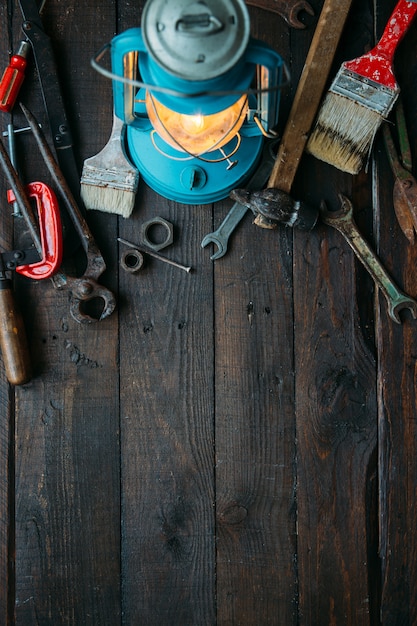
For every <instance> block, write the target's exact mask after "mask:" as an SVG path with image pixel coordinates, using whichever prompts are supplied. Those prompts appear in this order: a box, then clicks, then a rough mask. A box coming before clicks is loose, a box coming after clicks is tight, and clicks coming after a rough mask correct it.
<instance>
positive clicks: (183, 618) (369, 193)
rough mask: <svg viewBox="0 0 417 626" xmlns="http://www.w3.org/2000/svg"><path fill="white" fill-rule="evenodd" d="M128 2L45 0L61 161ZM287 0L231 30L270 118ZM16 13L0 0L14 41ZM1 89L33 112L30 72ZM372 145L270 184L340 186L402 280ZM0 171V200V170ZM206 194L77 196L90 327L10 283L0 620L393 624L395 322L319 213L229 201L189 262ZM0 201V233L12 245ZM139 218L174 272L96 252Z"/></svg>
mask: <svg viewBox="0 0 417 626" xmlns="http://www.w3.org/2000/svg"><path fill="white" fill-rule="evenodd" d="M7 4H8V3H7V2H6V0H4V1H3V2H2V3H1V17H2V19H1V20H0V28H1V38H0V40H1V41H2V42H3V45H2V46H1V48H0V59H1V62H2V65H3V66H4V65H5V64H6V61H7V52H8V49H7V48H8V46H7V41H8V32H7ZM143 4H144V2H143V1H140V2H139V1H138V2H136V3H133V4H132V3H124V2H121V3H117V4H115V3H113V2H112V1H111V0H104V2H101V3H100V7H99V9H98V8H97V6H96V3H95V2H93V1H92V0H87V1H86V2H84V3H81V4H80V3H75V2H73V1H72V0H70V1H69V2H66V3H65V4H63V3H62V2H61V1H59V0H48V2H47V3H46V5H45V8H44V13H43V18H44V23H45V27H46V28H47V30H48V32H49V34H50V36H51V39H52V42H53V46H54V49H55V50H56V53H57V59H58V67H59V72H60V76H61V80H62V85H63V91H64V94H65V102H66V106H67V113H68V116H69V120H70V123H71V129H72V132H73V135H74V139H75V150H76V156H77V159H78V163H79V167H80V170H81V167H82V163H83V160H84V159H85V158H86V157H88V156H91V155H92V154H95V153H96V152H98V151H99V150H100V149H101V147H102V146H103V145H104V144H105V143H106V141H107V138H108V135H109V132H110V127H111V104H112V103H111V86H110V84H109V82H108V81H107V80H106V79H105V78H103V77H101V76H99V75H98V74H97V73H96V72H95V71H94V70H93V69H92V68H91V67H90V64H89V60H90V57H91V56H92V55H93V54H94V53H95V52H96V51H97V50H98V49H99V48H100V47H101V46H102V45H103V44H104V43H105V42H107V41H109V40H110V39H111V37H112V36H113V35H114V34H115V33H116V32H121V31H123V30H124V29H126V28H128V27H130V26H134V25H139V23H140V15H141V10H142V8H143ZM311 4H312V6H313V8H314V10H315V17H309V16H305V15H304V16H303V17H304V18H305V20H306V23H307V28H306V29H305V30H298V31H296V30H291V29H289V28H288V26H287V25H286V24H285V22H284V21H283V20H282V19H281V18H280V17H279V16H278V15H272V14H269V13H267V12H266V11H264V10H260V9H256V8H254V7H250V15H251V18H252V21H251V23H252V32H253V34H254V35H255V36H257V37H260V38H262V39H264V40H265V41H267V42H268V43H270V44H271V45H272V46H274V47H275V48H276V49H277V50H278V51H279V52H280V53H281V54H282V56H283V57H284V59H285V61H286V62H287V64H288V66H289V69H290V72H291V75H292V84H291V87H290V88H289V89H287V90H286V91H285V92H284V94H283V99H282V109H281V121H280V125H281V130H282V127H283V124H284V122H285V118H286V115H288V111H289V109H290V105H291V102H292V97H293V95H294V92H295V88H296V84H297V80H298V78H299V76H300V74H301V71H302V67H303V63H304V60H305V58H306V55H307V52H308V49H309V44H310V41H311V37H312V34H313V29H314V26H315V23H316V19H317V16H318V15H319V13H320V9H321V6H322V2H321V0H312V1H311ZM394 4H395V2H394V1H393V0H379V1H378V2H373V3H365V4H364V3H362V2H360V1H359V0H356V1H355V2H353V6H352V9H351V13H350V15H349V21H348V25H347V29H346V32H345V33H344V35H343V37H342V41H341V45H340V46H339V49H338V53H337V58H336V59H335V63H334V69H335V70H336V69H337V67H338V66H339V65H340V63H341V61H342V60H345V59H346V58H351V57H353V56H357V55H359V54H361V52H362V51H363V50H365V49H368V48H369V47H370V46H371V45H372V43H373V41H374V40H375V37H376V36H378V34H380V32H381V29H382V27H383V24H384V22H385V21H386V19H387V18H388V16H389V13H390V11H391V10H392V8H393V6H394ZM19 25H20V12H19V8H18V5H17V4H16V6H15V8H14V19H13V32H14V43H15V45H16V43H17V42H18V41H19V39H20V37H21V35H20V33H19ZM416 46H417V28H416V25H414V26H413V27H412V28H411V30H410V33H409V34H408V35H407V38H406V40H405V41H404V43H403V44H402V46H401V49H400V51H399V54H398V57H397V63H398V66H399V76H400V78H401V85H402V86H404V97H405V105H406V113H407V121H408V124H409V130H410V135H411V143H412V149H413V155H414V156H415V155H416V152H417V150H416V148H417V145H416V141H417V122H416V118H415V110H416V105H417V101H416V100H417V97H416V94H415V76H416V64H417V53H416ZM21 95H22V100H23V101H24V102H25V103H26V104H28V106H29V107H30V108H31V110H32V111H33V112H34V113H35V114H36V115H37V116H38V117H39V119H40V121H41V122H42V123H43V124H44V125H46V119H45V117H44V113H43V107H42V101H41V96H40V93H39V87H38V83H37V80H36V76H35V75H34V74H33V71H29V72H28V77H27V80H26V83H25V85H24V88H23V90H22V94H21ZM1 119H2V128H5V127H6V126H7V123H8V122H9V116H8V115H6V114H2V115H1ZM14 121H15V123H16V125H17V126H19V125H22V124H23V120H22V117H21V115H20V114H19V113H18V112H16V114H15V116H14ZM45 127H46V126H45ZM18 148H19V156H20V165H21V173H22V177H23V178H24V179H25V181H29V180H34V179H45V180H46V181H48V175H47V173H46V170H45V168H44V167H43V165H42V163H41V160H40V158H39V154H38V152H37V150H36V148H35V145H34V142H33V140H31V138H30V137H29V136H21V137H19V141H18ZM374 157H375V158H374V159H373V161H372V163H371V164H370V168H369V171H368V172H367V173H362V174H361V175H359V176H357V177H355V178H352V177H350V176H347V175H344V174H342V173H340V172H338V171H336V170H334V168H331V167H330V166H326V165H324V164H320V163H318V162H317V161H315V160H314V159H313V158H312V157H308V156H305V157H304V158H303V160H302V162H301V166H300V170H299V173H298V175H297V178H296V180H295V183H294V187H293V191H294V193H293V195H294V197H297V199H303V200H307V201H309V202H311V203H313V204H318V203H319V202H320V200H321V199H322V198H324V199H325V200H326V202H327V203H328V204H329V206H331V207H335V206H336V205H337V202H338V200H337V195H338V193H339V192H343V193H345V194H346V195H348V196H349V197H351V198H352V200H353V202H354V206H355V214H356V218H357V222H358V224H359V225H360V228H361V230H362V231H363V232H364V234H365V235H366V237H367V238H368V239H369V241H370V242H371V244H372V245H373V246H374V247H375V248H378V250H379V254H380V256H381V258H382V259H383V261H384V263H385V264H386V267H387V269H388V270H389V271H390V273H391V274H392V275H393V277H394V278H395V279H396V281H397V282H398V284H399V285H401V286H402V287H403V288H404V290H405V291H407V293H409V294H410V295H412V296H414V297H416V296H417V288H416V278H417V277H416V270H415V267H416V261H417V258H416V254H417V253H416V251H415V249H414V248H412V247H411V246H410V245H409V244H408V243H407V241H406V239H405V237H404V236H403V235H402V233H401V232H400V230H399V227H398V225H397V223H396V220H395V216H394V212H393V209H392V201H391V192H392V179H391V175H390V171H389V168H388V164H387V161H386V158H385V155H384V151H383V149H382V148H381V146H380V144H379V143H378V144H377V146H376V150H375V154H374ZM0 187H1V188H0V194H1V197H3V198H4V197H5V190H6V183H5V181H4V179H3V177H1V179H0ZM230 205H231V201H229V200H225V201H224V202H220V203H217V204H216V205H214V206H203V207H200V206H183V205H180V204H177V203H175V202H171V201H167V200H164V199H163V198H161V197H159V196H158V195H156V194H155V193H154V192H152V191H151V190H150V189H148V188H147V187H146V186H145V185H144V184H143V183H142V184H141V186H140V190H139V192H138V197H137V203H136V207H135V210H134V213H133V215H132V217H131V218H129V219H127V220H125V219H122V218H117V217H116V216H114V215H110V214H104V213H100V212H90V213H88V215H87V218H88V221H89V223H90V225H91V228H92V230H93V232H94V235H95V237H96V239H97V242H98V243H99V245H100V247H101V248H102V250H103V252H104V255H105V258H106V262H107V264H108V270H107V271H106V273H105V275H104V277H103V282H104V283H105V284H106V285H108V286H109V287H110V288H111V289H113V290H114V291H115V292H116V293H117V299H118V309H117V311H116V312H115V313H114V314H113V315H112V316H111V317H110V318H109V319H107V320H105V321H103V322H100V323H99V324H97V325H92V326H87V327H86V326H79V325H77V324H76V323H75V322H74V321H73V320H72V318H71V317H70V315H69V308H68V298H67V294H66V293H64V292H56V291H55V290H54V289H53V288H52V285H51V284H50V283H49V281H47V282H46V283H37V284H34V283H29V282H28V281H27V280H25V279H19V280H16V281H15V291H16V295H17V297H18V300H19V303H20V304H21V306H22V308H23V310H24V318H25V323H26V327H27V331H28V335H29V338H30V348H31V354H32V360H33V367H34V370H35V377H34V379H33V380H32V381H31V382H30V383H28V384H27V385H24V386H23V387H21V388H18V389H10V388H9V386H8V384H7V381H6V380H5V376H4V373H3V370H2V369H1V374H0V398H1V405H0V406H1V426H0V459H1V461H0V624H5V625H7V626H29V625H30V626H32V625H46V624H48V625H49V624H50V625H53V626H59V625H60V624H72V625H74V626H79V625H80V624H86V625H87V624H89V625H90V624H91V625H98V624H106V625H107V624H108V625H109V626H117V625H118V624H120V625H122V624H123V625H125V626H136V625H138V624H143V625H145V624H148V625H150V626H153V625H154V624H160V625H161V626H162V625H165V624H166V625H167V626H168V625H169V626H173V625H178V626H188V625H189V626H203V625H205V624H207V625H209V624H210V625H212V624H219V625H221V626H232V625H233V626H234V625H237V624H239V625H244V626H253V625H255V624H256V625H259V626H263V625H264V624H265V625H267V624H273V625H276V626H292V625H294V626H295V625H297V624H299V625H305V626H316V625H322V624H323V625H325V624H329V625H330V624H349V625H351V626H358V625H369V626H370V625H374V624H379V623H381V624H384V625H385V626H391V625H395V624H398V625H400V624H401V625H405V624H410V625H411V624H414V623H416V620H417V615H416V614H417V600H416V598H417V592H416V583H415V580H416V568H417V557H416V533H415V518H416V515H415V509H416V488H415V485H416V476H417V467H416V461H415V458H416V454H415V452H416V450H415V447H416V446H415V441H416V429H415V424H416V420H415V417H416V413H417V407H416V390H415V380H416V374H415V362H416V354H417V346H416V345H415V342H416V340H415V336H416V331H415V329H416V323H417V322H416V321H414V320H412V319H411V317H410V316H409V315H408V314H407V313H405V314H404V315H403V323H402V324H401V325H396V324H394V323H393V322H392V321H391V320H390V319H389V318H388V316H387V313H386V305H385V300H384V299H383V297H381V296H378V295H377V294H376V293H375V289H374V285H373V282H372V281H371V279H370V278H369V276H368V275H367V273H366V272H365V271H364V270H363V268H362V267H361V266H360V265H359V264H358V262H357V261H356V259H355V257H354V255H353V253H352V252H351V250H350V248H348V246H347V244H346V243H345V242H344V240H343V239H342V237H341V236H340V234H339V233H337V232H336V231H334V230H332V229H330V228H328V227H324V226H323V225H320V224H319V225H318V226H317V227H316V228H315V229H314V230H313V231H312V232H310V233H302V232H294V231H292V230H290V229H284V228H279V229H278V230H276V231H269V230H264V229H260V228H258V227H256V226H254V225H253V224H252V217H251V216H250V215H247V216H246V217H245V218H244V220H243V221H242V224H241V225H240V226H239V228H238V230H237V231H236V233H235V234H234V236H233V239H232V241H231V245H230V248H229V250H228V253H227V255H226V256H225V257H224V258H222V259H220V260H219V261H216V262H214V263H213V262H211V261H210V259H209V255H210V253H211V251H210V249H202V248H201V246H200V242H201V240H202V238H203V236H204V235H205V234H207V233H208V232H210V231H212V230H213V227H217V225H218V224H219V223H220V222H221V220H222V219H223V217H224V215H225V214H226V212H227V210H228V208H229V207H230ZM2 208H3V210H2V222H1V223H2V228H1V230H0V242H1V245H2V247H3V249H7V248H10V247H11V246H12V245H13V242H14V245H20V244H21V242H25V241H27V235H26V233H25V229H24V227H23V226H22V224H21V222H15V223H14V224H13V221H12V219H11V216H10V214H9V207H7V205H6V203H5V201H4V200H3V204H2ZM156 215H160V216H162V217H164V218H166V219H168V220H170V221H172V222H173V223H174V225H175V241H174V245H173V246H172V247H171V248H170V249H167V251H166V254H167V256H169V257H170V258H173V259H175V260H177V261H180V262H183V263H185V264H187V265H191V266H192V267H193V271H192V273H191V274H186V273H185V272H181V271H180V270H178V269H176V268H173V267H172V266H168V265H166V264H163V263H161V262H158V261H157V260H154V259H148V260H147V263H146V267H145V268H144V269H143V270H142V271H141V272H140V273H139V274H136V275H133V274H127V273H124V272H123V271H122V270H119V262H118V261H119V255H120V253H121V251H122V248H118V244H117V241H116V238H117V237H118V236H121V237H125V238H126V239H130V240H133V241H135V240H137V239H138V233H139V229H140V225H141V223H142V222H144V221H145V220H146V219H148V218H150V217H153V216H156ZM374 305H375V306H374Z"/></svg>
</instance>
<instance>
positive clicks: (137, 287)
mask: <svg viewBox="0 0 417 626" xmlns="http://www.w3.org/2000/svg"><path fill="white" fill-rule="evenodd" d="M156 215H159V216H161V217H164V218H165V219H167V220H168V221H170V222H172V223H173V224H175V232H176V245H175V243H174V246H171V248H170V250H168V249H167V250H166V252H165V251H164V254H165V255H166V256H169V257H170V258H174V259H176V260H179V261H181V262H184V263H186V264H187V265H191V266H192V268H193V270H192V272H191V274H187V273H185V272H183V271H181V270H179V269H177V268H174V267H172V266H168V265H166V264H164V263H162V262H161V261H157V260H155V259H151V258H150V257H147V259H146V264H145V267H144V269H143V270H141V272H140V273H139V274H134V275H132V274H125V275H122V276H120V285H121V299H122V302H123V301H125V302H126V306H125V307H124V308H123V309H122V312H121V315H122V319H123V324H121V327H120V353H121V355H123V361H122V363H121V366H120V374H121V437H122V439H121V450H122V485H123V498H122V516H123V543H122V559H123V580H124V584H123V590H124V596H123V601H124V615H125V620H126V623H129V624H138V623H140V624H144V625H145V624H149V625H150V626H151V625H152V624H155V623H156V622H157V623H159V624H166V625H167V626H168V625H171V624H174V623H175V624H202V625H203V624H214V623H215V587H214V582H215V519H214V503H215V485H214V473H213V466H214V432H213V386H212V385H213V360H214V353H213V300H212V282H213V278H212V267H211V263H207V262H206V261H205V259H204V256H205V253H204V252H203V251H202V250H201V248H200V246H199V241H200V240H201V239H202V237H203V233H204V232H205V231H206V230H207V229H209V228H210V225H211V208H210V207H204V208H199V209H198V210H197V209H196V208H195V207H181V206H178V205H175V204H174V203H170V202H168V201H165V200H163V199H160V198H159V199H156V198H155V197H154V196H153V195H152V194H151V193H148V192H147V191H146V192H145V193H144V194H143V197H142V202H141V203H140V205H139V206H138V207H137V210H136V211H135V215H134V216H133V217H132V219H131V221H130V222H129V223H126V225H125V224H123V227H124V228H123V229H122V233H123V235H124V236H125V237H126V238H128V237H130V239H131V240H132V239H135V236H136V237H137V236H138V231H139V227H138V225H139V224H140V223H141V222H142V221H143V220H146V219H149V218H151V217H155V216H156ZM191 216H192V219H190V217H191ZM135 233H136V234H135ZM180 255H181V256H180ZM132 336H135V337H136V342H135V346H136V347H135V349H134V350H133V351H132V349H131V342H132ZM197 391H198V393H197V395H196V392H197Z"/></svg>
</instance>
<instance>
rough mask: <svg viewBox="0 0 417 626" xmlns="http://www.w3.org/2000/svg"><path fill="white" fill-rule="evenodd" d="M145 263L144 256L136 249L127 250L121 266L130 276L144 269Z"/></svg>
mask: <svg viewBox="0 0 417 626" xmlns="http://www.w3.org/2000/svg"><path fill="white" fill-rule="evenodd" d="M143 263H144V258H143V254H142V253H141V252H140V251H139V250H136V249H133V250H126V251H125V252H123V254H122V258H121V259H120V265H121V266H122V268H123V269H124V270H125V272H129V273H130V274H135V273H136V272H138V271H139V270H140V269H141V268H142V267H143Z"/></svg>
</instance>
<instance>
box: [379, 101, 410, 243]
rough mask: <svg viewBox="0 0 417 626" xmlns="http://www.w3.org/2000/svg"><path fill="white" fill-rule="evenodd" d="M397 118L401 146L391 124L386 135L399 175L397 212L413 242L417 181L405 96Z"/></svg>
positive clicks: (391, 160) (390, 157)
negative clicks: (394, 135)
mask: <svg viewBox="0 0 417 626" xmlns="http://www.w3.org/2000/svg"><path fill="white" fill-rule="evenodd" d="M395 121H396V124H395V126H396V131H397V136H398V146H399V150H397V148H396V146H395V142H394V137H393V133H392V131H391V129H390V127H389V126H388V124H384V126H383V137H384V142H385V149H386V152H387V156H388V160H389V163H390V166H391V170H392V173H393V175H394V179H395V180H394V189H393V203H394V210H395V215H396V217H397V220H398V224H399V225H400V228H401V230H402V231H403V233H404V235H405V236H406V237H407V239H408V241H409V242H410V243H411V244H413V243H414V241H415V238H416V234H417V181H416V179H415V177H414V176H413V174H412V157H411V148H410V142H409V139H408V133H407V127H406V123H405V116H404V110H403V106H402V102H401V100H399V101H398V103H397V106H396V110H395Z"/></svg>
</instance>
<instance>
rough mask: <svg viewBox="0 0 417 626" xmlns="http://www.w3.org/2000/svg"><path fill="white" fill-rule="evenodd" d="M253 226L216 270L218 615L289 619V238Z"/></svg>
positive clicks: (243, 620) (293, 594)
mask: <svg viewBox="0 0 417 626" xmlns="http://www.w3.org/2000/svg"><path fill="white" fill-rule="evenodd" d="M253 228H254V226H253V225H252V224H251V220H250V218H248V220H247V221H246V222H245V227H244V228H243V227H242V228H241V231H240V232H239V238H238V242H236V245H235V247H234V250H235V251H237V250H238V251H239V252H238V253H239V259H240V261H239V266H238V267H239V271H238V272H237V273H236V271H235V269H236V259H235V260H234V261H233V262H232V261H231V259H225V260H224V262H223V263H222V264H221V265H220V264H218V266H217V267H216V272H215V286H216V293H217V294H218V297H217V299H216V306H215V311H216V313H215V320H216V349H215V354H216V381H215V388H216V405H215V407H216V487H217V525H218V526H217V528H218V542H217V599H218V620H219V623H221V624H230V625H231V624H249V623H262V624H276V623H282V624H293V623H296V619H297V617H296V599H297V581H296V578H297V576H296V566H295V562H296V541H295V513H296V511H295V438H294V413H293V409H294V406H293V403H292V398H293V394H294V371H293V345H292V294H291V243H290V240H291V235H290V234H289V232H285V231H283V232H281V233H278V232H275V231H273V232H272V231H268V232H265V231H261V229H256V232H252V230H253ZM261 337H267V338H268V340H267V341H264V340H261Z"/></svg>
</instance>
